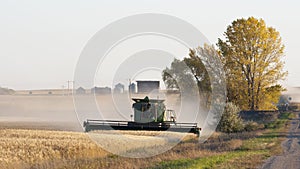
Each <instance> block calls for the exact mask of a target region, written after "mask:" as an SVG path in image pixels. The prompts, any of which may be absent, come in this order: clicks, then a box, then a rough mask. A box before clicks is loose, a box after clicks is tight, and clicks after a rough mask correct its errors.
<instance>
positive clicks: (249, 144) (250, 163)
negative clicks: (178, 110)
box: [153, 113, 295, 169]
mask: <svg viewBox="0 0 300 169" xmlns="http://www.w3.org/2000/svg"><path fill="white" fill-rule="evenodd" d="M293 117H295V114H294V113H282V114H281V115H280V116H279V118H278V119H277V120H275V121H274V122H271V123H270V124H268V125H266V129H265V130H264V131H263V132H261V133H260V134H258V133H257V135H256V136H255V137H254V138H249V139H244V140H242V145H241V146H240V147H239V148H238V149H236V150H233V151H226V152H222V153H220V154H217V155H213V156H210V157H203V158H196V159H178V160H173V161H164V162H161V163H159V164H157V165H156V166H154V167H153V168H193V169H194V168H199V169H206V168H239V169H241V168H257V167H258V166H259V165H261V164H262V163H263V161H264V160H266V159H267V158H268V157H270V156H273V155H276V154H280V153H281V152H282V148H281V142H282V141H283V140H284V139H285V136H286V131H287V129H288V128H289V125H288V120H289V119H291V118H293Z"/></svg>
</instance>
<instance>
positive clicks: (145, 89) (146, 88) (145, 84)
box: [136, 80, 159, 93]
mask: <svg viewBox="0 0 300 169" xmlns="http://www.w3.org/2000/svg"><path fill="white" fill-rule="evenodd" d="M136 82H137V90H138V93H149V92H152V91H158V90H159V81H150V80H147V81H146V80H145V81H142V80H138V81H136Z"/></svg>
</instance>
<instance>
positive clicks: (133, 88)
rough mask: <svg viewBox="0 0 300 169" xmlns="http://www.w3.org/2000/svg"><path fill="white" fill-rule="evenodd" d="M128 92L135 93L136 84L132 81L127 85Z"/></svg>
mask: <svg viewBox="0 0 300 169" xmlns="http://www.w3.org/2000/svg"><path fill="white" fill-rule="evenodd" d="M128 91H129V93H136V85H135V84H134V83H131V84H130V85H129V90H128Z"/></svg>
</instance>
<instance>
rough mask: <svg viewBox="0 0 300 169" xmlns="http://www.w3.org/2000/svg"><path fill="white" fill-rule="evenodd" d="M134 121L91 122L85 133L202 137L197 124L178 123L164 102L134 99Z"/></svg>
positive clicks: (173, 112) (88, 123) (89, 121)
mask: <svg viewBox="0 0 300 169" xmlns="http://www.w3.org/2000/svg"><path fill="white" fill-rule="evenodd" d="M132 100H133V101H134V102H135V103H133V105H132V107H133V109H134V121H114V120H91V119H88V120H86V121H85V122H84V123H83V126H84V127H85V131H86V132H89V131H91V130H113V129H114V130H149V131H166V130H168V131H173V132H186V133H188V132H189V133H194V134H197V135H200V131H201V128H199V127H198V126H197V123H177V122H176V115H175V111H174V110H166V106H165V104H164V100H159V99H149V98H148V97H147V96H146V97H145V98H144V99H132Z"/></svg>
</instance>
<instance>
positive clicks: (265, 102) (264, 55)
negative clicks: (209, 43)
mask: <svg viewBox="0 0 300 169" xmlns="http://www.w3.org/2000/svg"><path fill="white" fill-rule="evenodd" d="M224 36H225V40H224V41H223V40H221V39H219V40H218V44H217V45H218V47H219V49H220V52H221V60H222V62H223V64H224V69H225V71H226V77H227V89H228V100H229V101H232V102H233V103H235V104H237V105H239V107H241V108H242V109H251V110H257V109H269V108H271V107H272V106H270V104H269V103H270V102H272V100H273V101H274V98H279V95H280V91H281V90H283V88H282V87H281V86H278V85H277V83H278V81H279V80H282V79H284V77H285V76H286V74H287V72H284V71H283V66H284V62H283V61H282V57H283V56H284V45H283V44H282V40H281V37H280V35H279V32H278V31H276V29H274V28H272V27H267V26H266V24H265V22H264V21H263V20H262V19H260V20H258V19H256V18H254V17H249V18H248V19H244V18H242V19H237V20H235V21H233V22H232V24H231V25H229V26H228V27H227V30H226V32H225V33H224ZM270 92H271V93H272V94H271V93H270ZM276 93H277V94H276ZM271 95H272V96H271ZM266 96H268V97H266ZM275 104H276V103H275Z"/></svg>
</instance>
